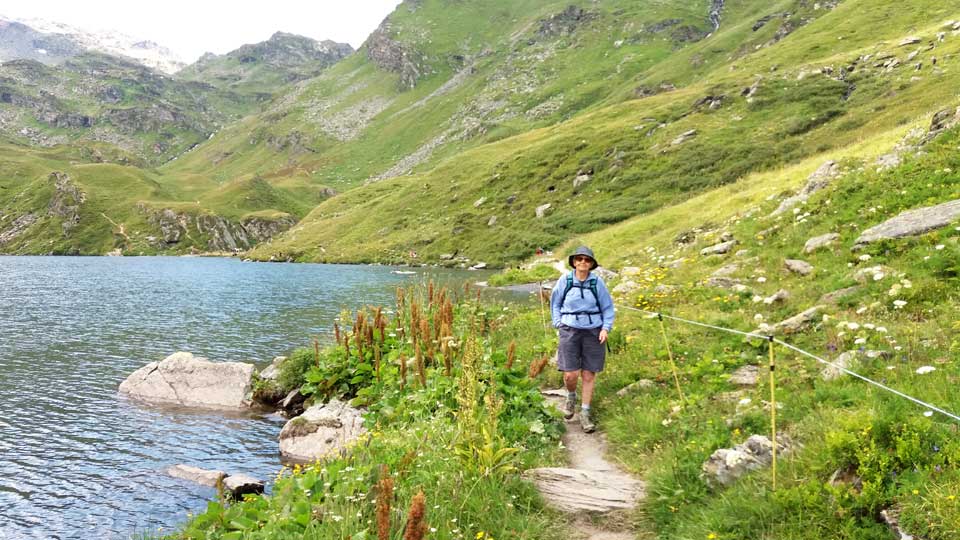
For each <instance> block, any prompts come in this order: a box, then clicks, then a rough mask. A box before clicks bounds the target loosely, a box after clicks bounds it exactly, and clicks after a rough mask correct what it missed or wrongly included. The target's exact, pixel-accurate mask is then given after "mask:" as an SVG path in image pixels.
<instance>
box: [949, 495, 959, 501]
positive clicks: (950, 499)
mask: <svg viewBox="0 0 960 540" xmlns="http://www.w3.org/2000/svg"><path fill="white" fill-rule="evenodd" d="M956 498H957V496H956V495H947V500H948V501H952V500H954V499H956Z"/></svg>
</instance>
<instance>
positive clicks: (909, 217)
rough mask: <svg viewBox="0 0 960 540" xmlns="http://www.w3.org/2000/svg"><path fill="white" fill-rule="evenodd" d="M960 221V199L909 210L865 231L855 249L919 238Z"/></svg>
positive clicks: (855, 243) (858, 239) (855, 244)
mask: <svg viewBox="0 0 960 540" xmlns="http://www.w3.org/2000/svg"><path fill="white" fill-rule="evenodd" d="M958 219H960V199H957V200H953V201H950V202H945V203H943V204H938V205H936V206H928V207H926V208H917V209H914V210H908V211H906V212H903V213H902V214H900V215H898V216H897V217H894V218H892V219H888V220H887V221H884V222H883V223H881V224H879V225H875V226H873V227H870V228H869V229H867V230H865V231H863V234H861V235H860V238H857V240H856V242H854V246H853V249H859V248H862V247H863V246H865V245H866V244H869V243H871V242H878V241H880V240H892V239H895V238H904V237H907V236H917V235H920V234H923V233H926V232H930V231H933V230H936V229H940V228H942V227H946V226H947V225H950V224H951V223H953V222H954V221H956V220H958Z"/></svg>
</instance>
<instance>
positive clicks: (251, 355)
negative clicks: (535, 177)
mask: <svg viewBox="0 0 960 540" xmlns="http://www.w3.org/2000/svg"><path fill="white" fill-rule="evenodd" d="M486 275H487V274H486V273H484V272H472V271H465V270H445V269H433V268H430V269H427V268H395V267H388V266H351V265H322V264H286V263H250V262H242V261H240V260H238V259H227V258H201V257H0V540H13V539H16V540H20V539H121V538H123V539H126V538H131V537H133V538H140V537H143V536H148V537H153V536H159V535H162V534H164V533H170V532H173V531H174V530H176V528H177V527H178V525H179V524H181V523H183V522H184V521H186V520H187V519H188V514H190V513H197V512H199V511H202V510H203V509H204V508H205V507H206V504H207V501H209V500H212V499H214V498H215V497H216V492H215V490H214V489H213V488H207V487H203V486H199V485H196V484H192V483H189V482H186V481H184V480H179V479H176V478H172V477H170V476H168V475H167V474H166V473H165V471H166V469H167V468H168V467H170V466H172V465H176V464H186V465H192V466H196V467H201V468H204V469H217V470H222V471H226V472H227V473H228V474H237V473H244V474H249V475H251V476H254V477H256V478H260V479H264V480H267V482H268V485H267V489H268V491H269V489H270V481H271V480H272V478H274V477H275V475H276V474H277V472H278V471H279V470H280V468H281V466H282V464H281V462H280V456H279V448H278V444H277V435H278V434H279V432H280V429H281V428H282V427H283V422H284V419H283V418H281V417H279V416H278V415H274V414H257V413H243V414H241V413H234V414H223V413H219V412H217V413H211V412H197V411H190V410H181V409H164V408H158V407H152V406H146V405H144V404H141V403H137V402H134V401H131V400H129V399H127V398H125V397H123V396H120V395H118V393H117V387H118V386H119V384H120V383H121V382H122V381H123V380H124V379H125V378H126V377H127V376H128V375H129V374H130V373H132V372H133V371H135V370H136V369H138V368H140V367H142V366H143V365H145V364H147V363H149V362H152V361H158V360H162V359H163V358H165V357H166V356H168V355H170V354H172V353H174V352H177V351H188V352H192V353H194V354H196V355H198V356H203V357H206V358H208V359H210V360H213V361H242V362H251V363H254V364H256V365H257V367H258V368H259V369H262V368H263V367H265V366H266V365H268V364H269V362H270V361H271V360H272V359H273V358H274V357H275V356H278V355H285V354H287V353H289V352H290V351H291V350H293V349H294V348H296V347H308V346H312V342H313V339H314V338H315V337H316V338H318V339H319V340H320V342H321V343H329V342H332V340H333V338H332V332H333V323H334V320H335V318H336V317H337V315H338V314H339V313H340V312H341V311H342V310H355V309H357V308H360V307H362V306H367V305H374V306H376V305H382V306H388V307H389V306H392V305H393V304H394V301H395V291H396V288H397V287H398V286H409V285H414V284H417V283H426V282H428V281H429V280H434V281H435V282H437V283H439V284H446V285H448V286H451V287H460V286H462V284H463V283H464V282H465V281H475V280H481V279H484V278H485V277H486ZM504 294H508V293H504ZM524 296H527V295H522V294H521V295H517V294H513V295H509V294H508V296H507V298H508V299H515V300H517V301H524Z"/></svg>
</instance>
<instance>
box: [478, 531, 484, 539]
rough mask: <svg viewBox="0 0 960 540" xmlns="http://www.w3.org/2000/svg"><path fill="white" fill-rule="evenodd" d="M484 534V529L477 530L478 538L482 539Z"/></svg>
mask: <svg viewBox="0 0 960 540" xmlns="http://www.w3.org/2000/svg"><path fill="white" fill-rule="evenodd" d="M483 534H484V533H483V531H479V532H477V540H480V539H481V538H483Z"/></svg>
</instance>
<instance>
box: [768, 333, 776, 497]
mask: <svg viewBox="0 0 960 540" xmlns="http://www.w3.org/2000/svg"><path fill="white" fill-rule="evenodd" d="M775 370H776V364H775V363H774V360H773V336H770V432H771V434H772V436H773V453H772V454H771V455H772V456H773V463H772V464H771V465H772V471H773V491H776V490H777V393H776V382H775V379H774V375H773V372H774V371H775Z"/></svg>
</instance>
